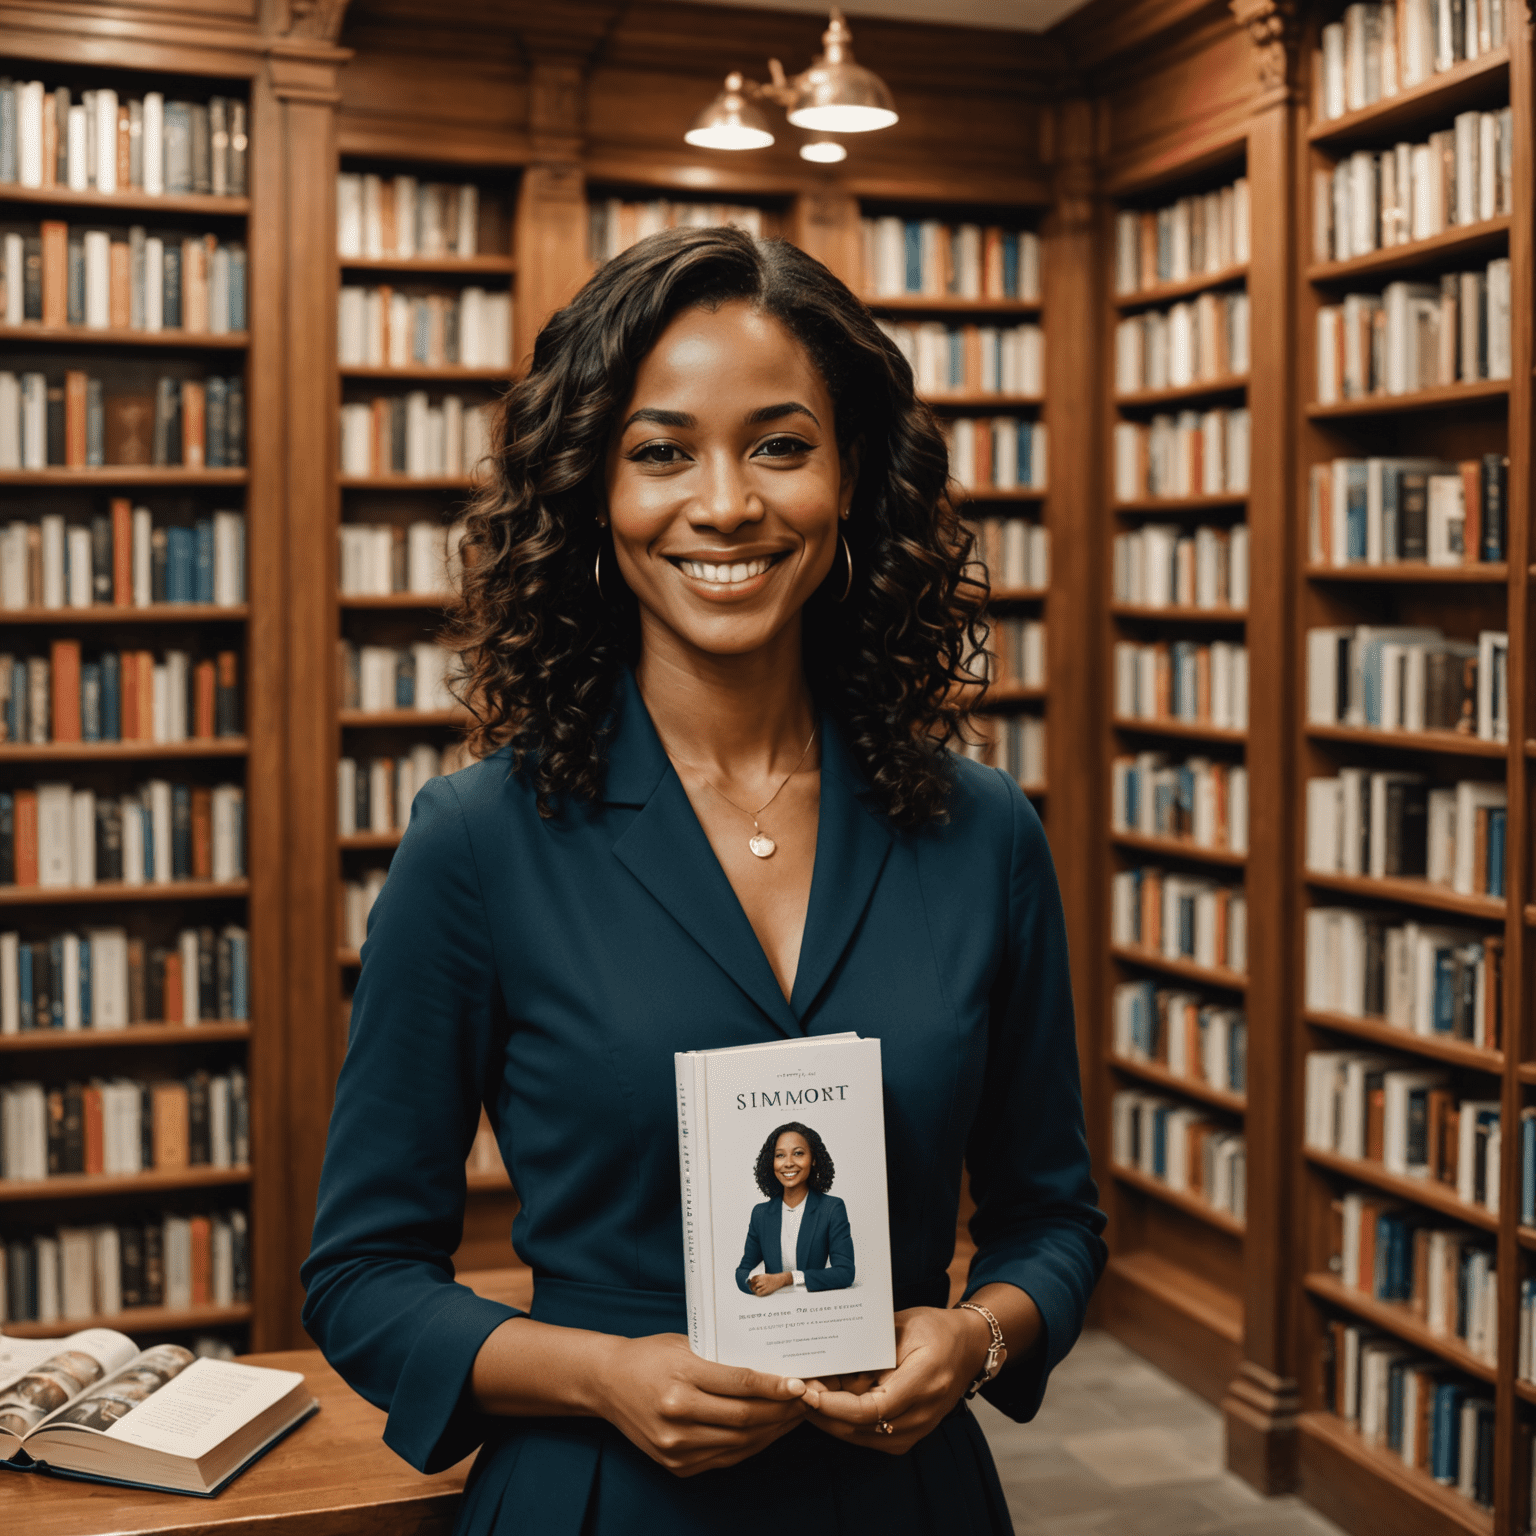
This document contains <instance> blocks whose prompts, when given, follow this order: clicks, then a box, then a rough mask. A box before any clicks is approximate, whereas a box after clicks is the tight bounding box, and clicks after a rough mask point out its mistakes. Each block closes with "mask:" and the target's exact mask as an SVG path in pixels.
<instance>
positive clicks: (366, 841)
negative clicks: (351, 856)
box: [336, 827, 405, 849]
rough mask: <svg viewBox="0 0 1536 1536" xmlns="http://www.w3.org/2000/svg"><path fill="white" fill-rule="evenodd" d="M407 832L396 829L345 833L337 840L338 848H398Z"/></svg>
mask: <svg viewBox="0 0 1536 1536" xmlns="http://www.w3.org/2000/svg"><path fill="white" fill-rule="evenodd" d="M404 836H405V832H404V831H403V830H402V829H400V828H398V827H397V828H396V829H395V830H394V831H393V832H343V833H342V834H341V835H340V836H339V837H338V838H337V839H336V846H337V847H338V848H353V849H357V848H398V847H399V846H400V839H401V838H402V837H404Z"/></svg>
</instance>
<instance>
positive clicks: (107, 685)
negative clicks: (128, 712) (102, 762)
mask: <svg viewBox="0 0 1536 1536" xmlns="http://www.w3.org/2000/svg"><path fill="white" fill-rule="evenodd" d="M101 739H102V740H103V741H121V740H122V739H123V677H122V658H121V656H120V655H119V654H118V653H117V652H116V651H105V652H103V653H102V658H101Z"/></svg>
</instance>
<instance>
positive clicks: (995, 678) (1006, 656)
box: [987, 619, 1045, 689]
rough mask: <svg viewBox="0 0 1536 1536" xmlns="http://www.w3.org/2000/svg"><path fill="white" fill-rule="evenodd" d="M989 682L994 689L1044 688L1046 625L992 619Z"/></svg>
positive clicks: (988, 653) (1017, 620)
mask: <svg viewBox="0 0 1536 1536" xmlns="http://www.w3.org/2000/svg"><path fill="white" fill-rule="evenodd" d="M989 644H990V649H989V650H988V652H987V655H988V658H989V663H990V665H989V675H988V679H987V680H988V682H989V683H990V684H991V685H992V686H993V687H994V688H1002V689H1008V688H1044V687H1045V625H1044V624H1042V623H1040V621H1039V620H1038V619H994V620H993V622H992V627H991V634H990V637H989Z"/></svg>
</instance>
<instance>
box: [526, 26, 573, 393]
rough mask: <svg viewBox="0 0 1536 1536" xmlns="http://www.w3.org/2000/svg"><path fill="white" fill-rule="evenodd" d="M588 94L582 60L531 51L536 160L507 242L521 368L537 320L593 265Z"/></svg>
mask: <svg viewBox="0 0 1536 1536" xmlns="http://www.w3.org/2000/svg"><path fill="white" fill-rule="evenodd" d="M585 99H586V79H585V67H584V64H583V62H582V61H580V60H578V59H575V58H573V57H570V56H568V55H559V54H556V55H552V56H550V57H535V58H534V61H533V66H532V70H531V72H530V78H529V83H528V105H529V121H528V130H529V138H530V140H531V141H532V145H533V160H532V161H531V163H530V164H529V165H528V167H527V169H526V170H525V171H524V172H523V179H522V184H521V186H520V187H519V189H518V199H517V220H516V225H515V228H514V230H513V244H512V248H513V252H514V254H515V255H516V257H517V299H516V303H515V304H514V306H513V308H514V318H513V336H514V348H513V350H514V357H513V362H514V363H515V364H517V365H518V368H519V371H521V370H522V369H523V368H524V367H526V365H527V362H528V359H529V357H530V356H531V354H532V352H533V344H534V341H535V340H536V339H537V337H538V334H539V329H540V327H541V326H542V325H543V324H544V322H545V321H546V320H547V319H548V318H549V317H550V315H551V314H553V313H554V311H555V310H557V309H559V308H560V306H561V305H562V304H565V303H567V302H569V300H570V299H571V297H572V296H573V295H574V294H575V292H576V290H577V289H578V288H580V287H581V285H582V284H583V283H584V282H585V281H586V280H587V277H588V275H589V274H590V272H591V270H592V264H591V261H590V259H589V257H588V255H587V203H586V179H585V177H584V175H583V173H582V165H581V151H582V137H581V135H582V128H583V120H584V118H585V115H586V114H585V111H584V105H585Z"/></svg>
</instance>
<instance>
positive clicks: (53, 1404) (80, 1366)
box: [0, 1328, 136, 1454]
mask: <svg viewBox="0 0 1536 1536" xmlns="http://www.w3.org/2000/svg"><path fill="white" fill-rule="evenodd" d="M38 1342H39V1343H41V1344H42V1347H43V1349H44V1351H45V1353H44V1356H43V1358H42V1359H41V1360H36V1359H34V1360H32V1361H30V1362H29V1361H28V1360H27V1359H26V1356H27V1355H28V1354H29V1353H30V1352H31V1350H32V1348H33V1347H35V1346H34V1345H33V1341H30V1340H21V1339H7V1340H5V1343H4V1349H5V1351H6V1356H7V1357H10V1358H16V1359H17V1360H18V1361H19V1362H20V1363H21V1365H22V1372H21V1374H19V1375H18V1376H17V1377H16V1378H15V1379H14V1380H12V1381H10V1382H8V1383H6V1385H5V1386H4V1387H0V1454H9V1450H10V1449H11V1448H13V1446H12V1441H11V1439H10V1438H8V1437H14V1439H16V1440H20V1439H21V1438H22V1437H23V1436H24V1435H26V1434H27V1432H28V1431H29V1430H31V1429H33V1428H35V1427H36V1426H37V1425H38V1424H40V1423H41V1422H42V1421H43V1420H44V1419H45V1418H47V1417H48V1415H49V1414H51V1413H53V1412H54V1411H55V1410H56V1409H59V1408H63V1407H64V1406H65V1405H66V1404H68V1403H69V1402H71V1401H72V1400H74V1399H77V1398H78V1397H79V1396H80V1395H81V1394H82V1393H83V1392H85V1391H87V1390H88V1389H89V1388H90V1387H93V1386H94V1385H95V1384H96V1383H97V1382H99V1381H100V1380H101V1379H102V1378H103V1377H105V1376H109V1375H111V1373H112V1372H113V1371H116V1370H120V1369H121V1368H122V1366H123V1365H124V1363H125V1362H127V1361H129V1360H131V1359H133V1357H134V1355H135V1353H136V1350H135V1349H134V1344H133V1340H132V1339H129V1338H127V1337H125V1336H124V1335H123V1334H121V1333H116V1332H114V1331H113V1330H112V1329H110V1328H87V1329H84V1330H83V1331H82V1332H80V1333H75V1334H71V1335H70V1336H69V1337H68V1338H67V1339H49V1340H46V1341H38Z"/></svg>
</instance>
